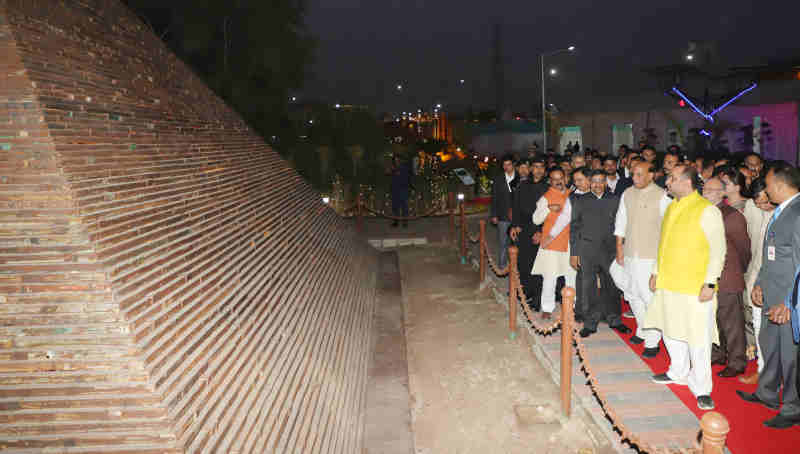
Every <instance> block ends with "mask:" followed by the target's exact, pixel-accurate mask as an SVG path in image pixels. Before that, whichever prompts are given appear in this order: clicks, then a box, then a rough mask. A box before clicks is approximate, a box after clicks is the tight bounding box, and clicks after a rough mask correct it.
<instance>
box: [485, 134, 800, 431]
mask: <svg viewBox="0 0 800 454" xmlns="http://www.w3.org/2000/svg"><path fill="white" fill-rule="evenodd" d="M501 161H502V169H503V172H502V173H500V174H499V175H497V177H496V178H495V179H494V180H493V188H492V203H491V212H490V218H491V222H492V223H493V224H496V225H497V227H498V239H499V244H500V247H499V256H498V258H497V260H498V264H499V266H501V267H505V266H506V265H507V263H508V255H507V252H506V251H507V248H508V246H509V245H510V244H511V243H515V244H516V245H517V246H518V248H519V256H518V257H519V258H518V262H517V266H518V268H519V273H520V281H521V284H522V286H523V289H524V293H525V295H526V297H527V298H528V301H527V304H528V305H529V306H530V307H531V309H533V310H534V311H536V312H540V313H541V314H540V316H541V317H542V318H543V319H549V318H551V317H552V313H553V311H554V310H555V309H556V305H557V304H558V303H559V300H560V296H559V295H560V291H559V290H560V287H562V286H564V285H566V286H571V287H574V288H575V289H576V294H577V296H576V299H575V308H574V313H575V319H576V321H578V322H579V323H583V327H582V329H581V331H580V335H581V336H582V337H588V336H591V335H592V334H594V333H595V332H596V331H597V328H598V325H599V324H600V323H606V324H608V325H609V326H610V327H611V328H613V329H615V330H617V331H618V332H620V333H621V334H623V335H626V336H630V342H632V343H634V344H644V345H643V346H644V350H643V353H642V355H643V356H645V357H655V356H656V355H658V354H659V351H660V348H661V347H660V345H661V343H662V341H663V345H664V347H665V348H666V350H667V353H668V355H669V359H670V361H669V369H668V370H666V371H664V372H663V373H660V374H657V375H655V376H653V378H652V379H653V381H654V382H656V383H660V384H677V385H685V386H688V387H689V389H690V390H691V392H692V393H693V394H694V396H695V397H696V398H697V405H698V407H699V408H700V409H704V410H708V409H713V408H714V401H713V400H712V398H711V392H712V387H713V380H712V365H717V364H718V365H724V366H725V367H724V369H722V370H721V371H720V372H719V373H718V375H719V376H721V377H725V378H730V379H732V378H734V377H738V380H740V381H741V382H742V383H746V384H754V383H757V384H758V387H757V390H756V391H755V392H754V393H746V392H743V391H737V393H738V394H739V396H740V397H741V398H742V399H744V400H745V401H748V402H751V403H753V404H759V405H763V406H765V407H768V408H770V409H773V410H778V414H777V415H776V416H775V417H773V418H771V419H769V420H767V421H764V424H765V425H766V426H768V427H773V428H788V427H792V426H800V396H798V386H799V385H798V382H799V381H800V377H799V376H798V363H800V358H798V352H799V351H800V350H799V349H798V342H800V318H799V317H798V304H797V300H798V280H799V277H798V274H799V273H800V197H798V191H800V170H798V169H797V168H795V167H793V166H791V165H789V164H787V163H786V162H783V161H773V162H767V161H765V160H764V159H762V157H761V156H760V155H758V154H756V153H750V154H747V155H744V156H738V157H734V156H733V155H728V154H725V155H721V156H716V157H712V156H687V155H686V154H685V153H683V152H682V151H681V149H680V148H679V147H676V146H671V147H670V148H669V149H667V150H666V151H665V152H663V153H659V152H657V151H656V149H655V148H654V147H651V146H648V145H646V144H643V146H641V147H639V148H637V149H629V148H628V147H626V146H623V147H621V148H620V149H619V151H618V153H617V154H616V155H612V154H608V153H604V152H600V151H596V150H591V149H586V150H583V151H581V150H580V148H579V147H577V146H576V147H570V148H569V149H568V150H566V151H565V153H564V154H562V155H558V156H557V155H554V154H553V153H549V154H546V155H545V154H539V153H536V152H531V153H529V155H528V156H527V157H525V158H523V159H515V157H514V156H513V155H511V154H508V155H506V156H503V158H502V160H501ZM623 300H624V301H627V303H628V305H629V306H630V311H629V312H626V313H624V314H623V311H622V308H623ZM745 311H747V312H749V313H751V314H752V323H753V331H754V340H753V341H752V343H753V344H755V345H753V346H752V347H748V337H747V330H746V324H745V320H746V317H745ZM623 317H629V318H635V320H636V330H635V332H631V329H630V328H628V327H627V326H626V325H625V324H624V323H623V321H622V319H623ZM749 348H750V349H751V352H752V349H755V351H757V353H756V354H755V356H757V361H758V371H757V372H756V373H753V374H751V375H745V368H746V365H747V361H748V358H747V355H748V349H749Z"/></svg>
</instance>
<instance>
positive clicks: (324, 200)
mask: <svg viewBox="0 0 800 454" xmlns="http://www.w3.org/2000/svg"><path fill="white" fill-rule="evenodd" d="M330 201H331V198H330V197H328V196H325V197H323V198H322V203H324V204H326V205H327V204H328V203H330Z"/></svg>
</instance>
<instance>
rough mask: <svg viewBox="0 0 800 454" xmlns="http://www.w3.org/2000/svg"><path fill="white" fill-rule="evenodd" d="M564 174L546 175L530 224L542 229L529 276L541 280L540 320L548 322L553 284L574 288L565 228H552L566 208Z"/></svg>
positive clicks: (560, 172) (554, 287)
mask: <svg viewBox="0 0 800 454" xmlns="http://www.w3.org/2000/svg"><path fill="white" fill-rule="evenodd" d="M565 180H566V179H565V177H564V171H563V170H561V169H559V168H554V169H552V170H551V171H550V187H549V189H548V190H547V192H545V194H544V195H543V196H542V197H541V198H540V199H539V201H538V202H537V203H536V210H535V211H534V213H533V223H534V224H543V225H542V237H543V238H544V239H543V240H542V243H541V247H540V248H539V252H538V254H537V255H536V260H535V262H534V264H533V270H532V271H531V274H537V275H540V276H542V279H543V281H542V318H544V319H549V318H551V316H552V312H553V310H555V306H556V298H555V291H556V281H557V279H558V277H559V276H564V278H565V280H566V285H568V286H570V287H574V286H575V274H576V273H575V270H573V269H572V267H570V265H569V252H568V249H569V225H567V226H566V227H564V228H563V229H562V230H556V229H555V228H554V227H555V225H556V221H557V220H558V218H559V215H560V214H561V212H562V211H563V210H564V207H565V205H566V204H567V201H568V197H569V191H568V190H567V187H566V181H565Z"/></svg>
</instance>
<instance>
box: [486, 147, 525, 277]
mask: <svg viewBox="0 0 800 454" xmlns="http://www.w3.org/2000/svg"><path fill="white" fill-rule="evenodd" d="M501 163H502V165H503V172H502V173H500V175H497V176H496V177H495V178H494V183H493V184H492V205H491V208H490V210H489V213H490V214H489V216H490V217H491V221H492V224H495V225H497V239H498V241H497V244H498V249H499V250H498V251H497V266H499V267H500V268H505V267H506V265H507V264H508V244H509V236H508V231H509V228H510V227H511V201H512V200H511V194H513V193H514V188H516V187H517V183H518V182H519V178H517V174H516V172H515V171H514V157H513V156H511V155H510V154H506V155H504V156H503V157H502V158H501Z"/></svg>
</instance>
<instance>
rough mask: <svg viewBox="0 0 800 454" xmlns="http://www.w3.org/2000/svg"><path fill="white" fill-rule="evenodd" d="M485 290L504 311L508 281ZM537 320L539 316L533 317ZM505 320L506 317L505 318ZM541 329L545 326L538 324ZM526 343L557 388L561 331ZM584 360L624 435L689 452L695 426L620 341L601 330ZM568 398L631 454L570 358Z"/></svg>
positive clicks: (522, 324) (523, 326) (493, 242)
mask: <svg viewBox="0 0 800 454" xmlns="http://www.w3.org/2000/svg"><path fill="white" fill-rule="evenodd" d="M478 219H480V218H477V217H476V218H472V219H470V220H469V222H468V225H469V226H470V231H471V232H473V233H476V232H478ZM487 236H488V241H489V248H490V250H491V251H492V253H496V251H497V234H496V230H495V227H492V226H490V227H487ZM470 251H471V254H472V257H477V256H478V249H477V245H471V246H470ZM488 275H489V276H488V277H489V287H490V288H492V290H493V292H494V294H495V298H496V301H497V302H499V303H500V304H499V306H500V307H501V308H502V309H503V311H504V312H505V311H506V307H507V297H506V291H507V289H508V281H507V279H506V278H499V277H497V276H495V275H494V274H493V273H492V272H491V271H489V272H488ZM537 315H538V314H537ZM506 316H507V312H506ZM517 320H518V322H519V328H518V331H523V332H527V331H528V330H527V326H528V325H527V321H526V318H525V315H524V313H523V312H522V311H521V309H520V310H519V312H518V317H517ZM540 323H541V325H546V324H547V323H546V322H545V321H541V322H540ZM525 337H527V338H528V339H529V341H530V342H531V345H532V347H533V350H534V352H536V354H537V357H538V358H539V359H540V360H541V361H542V362H543V363H545V364H546V365H548V368H549V369H550V371H551V374H552V376H553V379H554V380H555V381H556V382H558V381H559V375H558V370H559V367H560V342H561V336H560V331H559V332H558V333H557V334H556V335H551V336H540V335H535V334H531V335H528V336H525ZM583 342H584V344H585V345H586V347H587V350H588V354H589V361H590V363H591V365H592V368H593V371H594V373H595V376H596V377H597V379H598V381H599V383H601V384H602V385H603V389H604V390H606V391H605V393H606V398H607V399H608V403H609V404H610V405H611V406H612V407H613V408H614V410H615V411H616V413H617V414H618V415H619V417H620V418H621V419H622V422H623V424H625V425H626V426H627V427H628V429H629V430H631V431H633V432H634V433H636V434H637V436H638V437H640V438H641V439H642V440H643V441H645V442H647V443H649V444H651V445H653V446H658V447H672V448H685V447H690V446H691V443H692V440H693V438H694V437H695V436H696V435H697V431H698V429H699V421H698V419H697V417H696V416H695V415H694V413H692V412H691V411H690V410H689V409H688V408H686V406H685V405H684V404H683V402H681V400H680V399H679V398H678V397H677V396H675V394H674V393H673V392H672V391H670V390H669V388H667V387H666V386H661V385H656V384H653V383H652V382H651V381H650V377H651V376H652V375H653V373H652V372H651V370H650V368H649V367H648V366H647V364H645V363H644V361H642V359H641V358H639V357H638V356H637V355H636V354H635V353H634V352H633V351H632V350H631V349H630V348H629V347H628V346H627V345H626V344H625V343H624V342H623V341H622V339H620V337H619V336H618V335H617V334H616V333H615V332H613V331H612V330H611V329H610V328H608V327H607V326H605V325H601V326H600V327H599V330H598V332H597V333H596V334H594V335H592V336H590V337H589V338H587V339H584V340H583ZM573 371H574V375H573V379H572V383H573V393H574V395H575V396H576V397H577V399H578V400H579V401H580V405H581V406H582V407H583V408H584V409H586V411H588V412H589V414H591V415H592V417H593V418H594V419H595V420H596V421H598V424H601V426H603V427H604V428H605V430H606V433H607V435H608V437H609V438H611V439H612V440H615V444H616V445H617V446H616V448H617V450H618V451H620V452H634V451H633V450H632V449H630V447H629V446H627V445H621V444H620V442H619V436H618V435H616V434H612V433H611V432H610V431H611V430H612V427H611V425H610V424H609V423H608V420H607V419H606V417H605V414H604V412H603V410H602V408H601V407H600V405H599V403H598V401H597V399H596V397H595V396H594V395H593V394H592V391H591V389H590V387H589V386H588V385H586V382H587V380H586V376H585V375H584V373H583V371H582V370H581V366H580V362H579V360H578V358H577V356H575V358H574V360H573Z"/></svg>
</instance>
